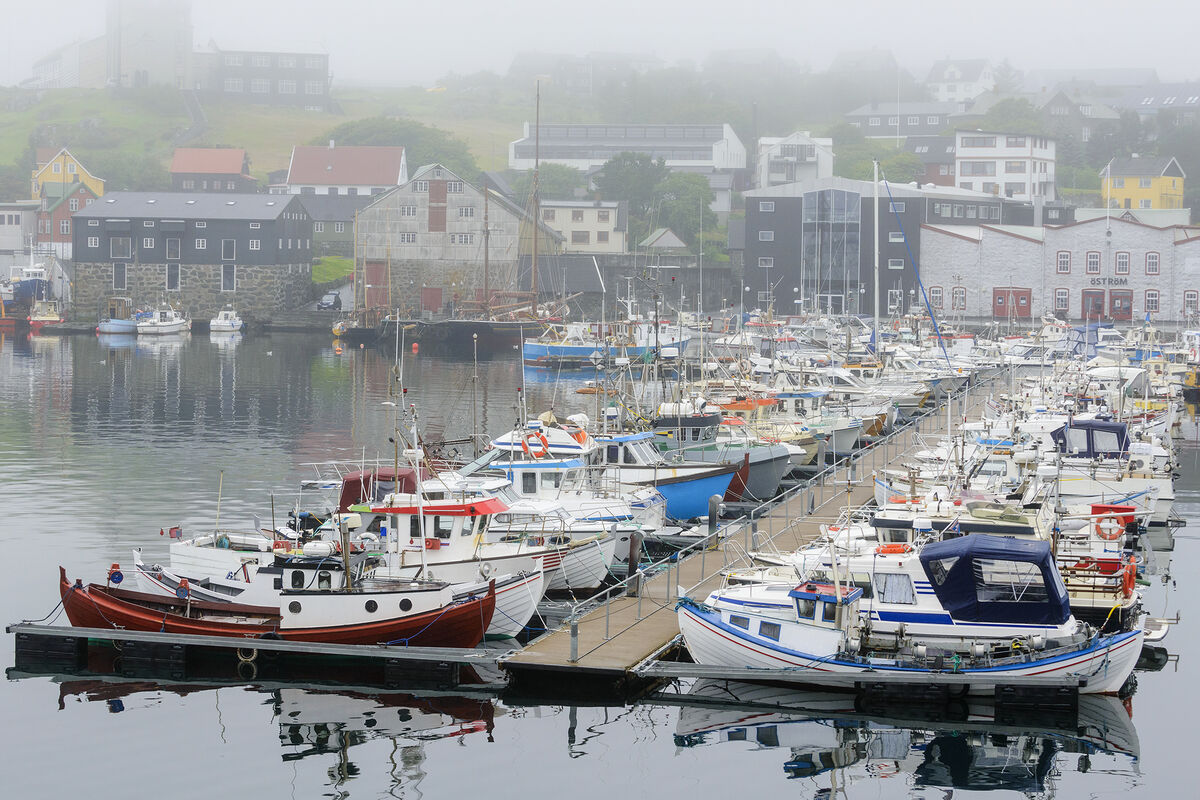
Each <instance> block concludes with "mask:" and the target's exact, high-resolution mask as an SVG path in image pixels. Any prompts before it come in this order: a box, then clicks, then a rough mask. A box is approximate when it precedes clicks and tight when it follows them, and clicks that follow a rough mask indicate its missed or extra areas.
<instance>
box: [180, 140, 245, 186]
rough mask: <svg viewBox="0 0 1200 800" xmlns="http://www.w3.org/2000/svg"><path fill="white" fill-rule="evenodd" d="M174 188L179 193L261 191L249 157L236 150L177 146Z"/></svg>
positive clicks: (238, 149)
mask: <svg viewBox="0 0 1200 800" xmlns="http://www.w3.org/2000/svg"><path fill="white" fill-rule="evenodd" d="M171 188H172V189H173V190H175V191H177V192H236V193H239V194H245V193H247V192H257V191H258V181H256V180H254V178H252V177H250V157H249V156H247V155H246V151H245V150H242V149H241V148H237V147H177V148H175V155H174V156H173V157H172V158H171Z"/></svg>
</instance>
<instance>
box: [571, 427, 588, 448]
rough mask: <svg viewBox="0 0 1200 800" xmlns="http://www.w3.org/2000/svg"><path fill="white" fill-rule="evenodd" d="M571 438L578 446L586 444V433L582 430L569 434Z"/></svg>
mask: <svg viewBox="0 0 1200 800" xmlns="http://www.w3.org/2000/svg"><path fill="white" fill-rule="evenodd" d="M571 438H572V439H574V440H575V441H577V442H579V443H580V444H587V431H585V430H584V429H583V428H580V429H578V430H577V431H575V432H574V433H572V434H571Z"/></svg>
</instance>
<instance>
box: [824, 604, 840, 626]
mask: <svg viewBox="0 0 1200 800" xmlns="http://www.w3.org/2000/svg"><path fill="white" fill-rule="evenodd" d="M821 620H822V621H824V622H837V603H821Z"/></svg>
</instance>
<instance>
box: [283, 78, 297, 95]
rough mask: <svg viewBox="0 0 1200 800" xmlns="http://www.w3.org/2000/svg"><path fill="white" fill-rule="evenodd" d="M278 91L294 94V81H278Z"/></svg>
mask: <svg viewBox="0 0 1200 800" xmlns="http://www.w3.org/2000/svg"><path fill="white" fill-rule="evenodd" d="M279 93H280V94H295V93H296V82H295V81H280V82H279Z"/></svg>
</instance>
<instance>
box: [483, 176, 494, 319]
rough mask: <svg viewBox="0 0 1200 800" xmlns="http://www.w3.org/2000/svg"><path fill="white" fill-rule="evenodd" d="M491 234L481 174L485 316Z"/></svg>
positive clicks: (489, 313)
mask: <svg viewBox="0 0 1200 800" xmlns="http://www.w3.org/2000/svg"><path fill="white" fill-rule="evenodd" d="M490 235H491V230H490V229H489V228H488V179H487V175H484V176H483V310H484V313H485V315H486V316H487V317H489V318H490V317H491V316H492V293H491V289H490V287H489V286H488V250H489V249H490V243H489V241H488V237H489V236H490Z"/></svg>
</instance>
